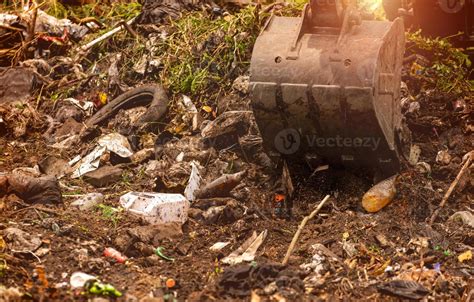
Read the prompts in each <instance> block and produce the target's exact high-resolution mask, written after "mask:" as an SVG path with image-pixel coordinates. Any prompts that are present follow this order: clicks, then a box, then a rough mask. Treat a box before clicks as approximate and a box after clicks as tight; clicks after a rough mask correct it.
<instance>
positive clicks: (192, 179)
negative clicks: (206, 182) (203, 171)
mask: <svg viewBox="0 0 474 302" xmlns="http://www.w3.org/2000/svg"><path fill="white" fill-rule="evenodd" d="M183 154H184V153H183ZM190 165H191V174H190V175H189V180H188V185H187V186H186V189H185V190H184V196H185V197H186V199H187V200H189V201H194V200H195V199H196V192H197V190H198V189H199V187H200V185H201V175H200V173H199V169H198V167H197V164H196V162H194V161H192V162H191V163H190Z"/></svg>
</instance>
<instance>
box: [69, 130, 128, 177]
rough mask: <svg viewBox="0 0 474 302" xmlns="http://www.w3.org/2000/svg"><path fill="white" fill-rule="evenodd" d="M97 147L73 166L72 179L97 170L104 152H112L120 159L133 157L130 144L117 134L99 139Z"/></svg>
mask: <svg viewBox="0 0 474 302" xmlns="http://www.w3.org/2000/svg"><path fill="white" fill-rule="evenodd" d="M97 144H98V146H97V147H96V148H95V149H94V150H92V152H91V153H89V154H88V155H86V156H85V157H84V158H83V159H82V160H80V161H79V162H78V163H76V165H75V166H74V172H73V173H72V175H71V177H72V178H78V177H81V176H82V175H84V174H86V173H87V172H91V171H94V170H96V169H97V168H99V165H100V157H101V156H102V155H104V154H105V153H106V152H113V153H115V154H117V155H118V156H120V157H123V158H127V157H130V156H132V155H133V152H132V151H131V149H132V148H131V147H130V143H129V142H128V140H127V138H126V137H125V136H123V135H121V134H119V133H115V132H114V133H110V134H107V135H104V136H102V137H100V138H99V140H98V142H97Z"/></svg>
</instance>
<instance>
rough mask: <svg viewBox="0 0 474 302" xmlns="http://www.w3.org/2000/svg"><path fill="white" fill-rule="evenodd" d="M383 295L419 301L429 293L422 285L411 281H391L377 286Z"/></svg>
mask: <svg viewBox="0 0 474 302" xmlns="http://www.w3.org/2000/svg"><path fill="white" fill-rule="evenodd" d="M377 289H378V290H379V291H380V292H381V293H384V294H387V295H391V296H395V297H400V298H405V299H413V300H421V299H423V298H424V297H425V296H426V295H427V294H429V293H430V291H429V290H428V289H426V288H425V287H424V286H423V285H421V284H419V283H418V282H415V281H411V280H393V281H390V282H386V283H384V284H381V285H379V286H377Z"/></svg>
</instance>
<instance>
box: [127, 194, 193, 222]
mask: <svg viewBox="0 0 474 302" xmlns="http://www.w3.org/2000/svg"><path fill="white" fill-rule="evenodd" d="M120 205H121V206H122V207H124V208H125V209H127V210H129V211H130V212H131V213H134V214H136V215H140V216H142V217H143V218H144V219H145V220H146V221H148V222H149V223H152V224H162V223H168V222H180V223H184V222H185V221H186V220H187V219H188V210H189V206H190V204H189V201H188V200H186V198H185V197H184V196H183V195H181V194H168V193H154V192H147V193H140V192H129V193H127V194H125V195H123V196H121V197H120Z"/></svg>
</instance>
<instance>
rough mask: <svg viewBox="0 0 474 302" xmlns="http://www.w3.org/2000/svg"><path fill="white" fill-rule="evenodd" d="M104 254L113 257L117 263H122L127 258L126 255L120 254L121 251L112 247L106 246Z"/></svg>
mask: <svg viewBox="0 0 474 302" xmlns="http://www.w3.org/2000/svg"><path fill="white" fill-rule="evenodd" d="M104 256H105V257H109V258H113V259H115V261H117V262H118V263H124V262H125V261H126V260H127V257H126V256H124V255H122V253H120V252H119V251H117V250H116V249H114V248H113V247H108V248H106V249H105V250H104Z"/></svg>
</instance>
